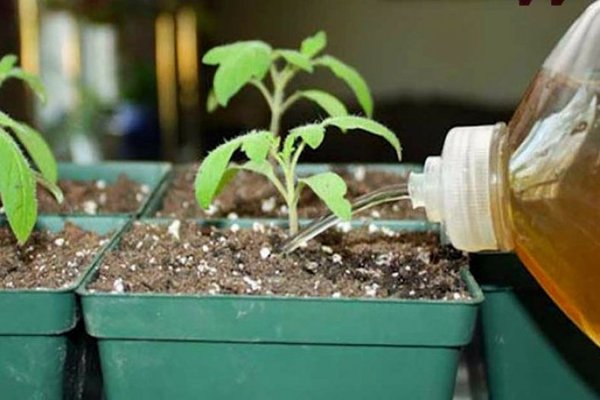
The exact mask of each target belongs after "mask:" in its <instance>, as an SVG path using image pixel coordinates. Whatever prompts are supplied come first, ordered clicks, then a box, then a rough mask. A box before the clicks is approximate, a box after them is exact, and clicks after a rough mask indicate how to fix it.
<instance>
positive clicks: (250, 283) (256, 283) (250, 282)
mask: <svg viewBox="0 0 600 400" xmlns="http://www.w3.org/2000/svg"><path fill="white" fill-rule="evenodd" d="M242 279H243V281H244V283H245V284H246V285H248V286H250V290H252V291H253V292H254V291H257V290H259V289H260V288H261V286H260V279H259V280H258V281H255V280H254V279H252V278H250V277H249V276H244V277H243V278H242Z"/></svg>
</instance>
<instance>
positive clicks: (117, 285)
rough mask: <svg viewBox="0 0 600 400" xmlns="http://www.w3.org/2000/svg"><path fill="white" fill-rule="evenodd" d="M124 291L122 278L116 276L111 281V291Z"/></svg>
mask: <svg viewBox="0 0 600 400" xmlns="http://www.w3.org/2000/svg"><path fill="white" fill-rule="evenodd" d="M124 291H125V285H124V284H123V279H121V278H117V279H115V281H114V282H113V292H116V293H123V292H124Z"/></svg>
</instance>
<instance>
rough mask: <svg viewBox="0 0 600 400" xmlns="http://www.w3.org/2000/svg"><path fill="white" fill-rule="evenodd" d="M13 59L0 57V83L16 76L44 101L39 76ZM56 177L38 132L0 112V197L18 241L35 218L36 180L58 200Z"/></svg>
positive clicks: (51, 157)
mask: <svg viewBox="0 0 600 400" xmlns="http://www.w3.org/2000/svg"><path fill="white" fill-rule="evenodd" d="M16 62H17V57H15V56H14V55H6V56H4V57H2V59H0V86H2V84H3V83H4V82H5V81H6V80H7V79H10V78H16V79H20V80H22V81H24V82H25V83H26V84H27V85H28V86H29V87H30V88H31V89H32V90H33V91H34V92H35V94H36V95H37V96H38V97H39V98H40V100H42V101H45V98H46V94H45V91H44V87H43V86H42V84H41V82H40V80H39V78H38V77H36V76H35V75H32V74H29V73H28V72H26V71H23V70H22V69H21V68H19V67H16V66H15V64H16ZM57 180H58V170H57V166H56V160H55V159H54V156H53V155H52V152H51V150H50V148H49V147H48V145H47V144H46V142H45V141H44V139H43V138H42V136H41V135H40V133H39V132H37V131H36V130H35V129H33V128H32V127H30V126H28V125H27V124H24V123H22V122H19V121H16V120H15V119H13V118H11V117H10V116H9V115H8V114H6V113H4V112H2V111H0V199H1V200H2V206H3V208H4V212H5V213H6V217H7V218H8V223H9V225H10V228H11V229H12V231H13V233H14V234H15V236H16V238H17V241H18V242H19V244H23V243H24V242H25V241H26V240H27V239H28V238H29V235H30V234H31V232H32V230H33V227H34V225H35V221H36V219H37V198H36V182H37V183H39V184H41V185H42V186H43V187H44V188H46V189H47V190H49V191H50V192H51V193H52V194H53V195H54V197H55V198H56V200H57V201H58V202H59V203H60V202H62V192H61V190H60V189H59V188H58V186H57Z"/></svg>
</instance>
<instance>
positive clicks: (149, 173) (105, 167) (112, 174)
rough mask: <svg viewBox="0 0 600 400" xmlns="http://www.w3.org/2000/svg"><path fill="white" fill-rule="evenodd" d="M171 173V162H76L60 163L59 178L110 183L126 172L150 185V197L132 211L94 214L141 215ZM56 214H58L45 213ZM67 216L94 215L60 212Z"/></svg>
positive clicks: (130, 177) (107, 215)
mask: <svg viewBox="0 0 600 400" xmlns="http://www.w3.org/2000/svg"><path fill="white" fill-rule="evenodd" d="M170 173H171V164H169V163H157V162H127V161H110V162H104V163H99V164H90V165H79V164H74V163H59V164H58V176H59V179H68V180H75V181H92V180H104V181H106V182H108V183H113V182H115V181H116V180H117V179H118V177H119V175H121V174H125V175H127V177H128V178H129V179H131V180H133V181H135V182H137V183H139V184H144V185H148V187H149V188H150V192H149V194H148V197H147V198H146V199H145V200H144V201H143V202H142V203H140V205H139V207H138V208H137V209H136V210H135V211H134V212H131V213H114V214H108V213H98V214H97V215H94V216H104V217H127V216H131V215H136V216H137V215H140V214H142V213H143V211H144V210H145V209H146V207H147V206H148V204H149V203H150V201H151V200H152V198H153V196H154V195H155V192H156V191H157V189H158V188H159V187H160V186H161V184H162V183H163V181H164V180H166V179H167V177H168V176H169V174H170ZM44 215H56V214H44ZM59 215H66V216H81V217H90V216H92V215H89V214H85V213H73V214H59Z"/></svg>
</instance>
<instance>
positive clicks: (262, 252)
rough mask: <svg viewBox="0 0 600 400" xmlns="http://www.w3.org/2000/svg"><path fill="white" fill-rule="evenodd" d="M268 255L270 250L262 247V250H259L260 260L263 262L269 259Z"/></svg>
mask: <svg viewBox="0 0 600 400" xmlns="http://www.w3.org/2000/svg"><path fill="white" fill-rule="evenodd" d="M270 255H271V249H269V248H268V247H263V248H262V249H260V258H262V259H263V260H266V259H267V258H269V256H270Z"/></svg>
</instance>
